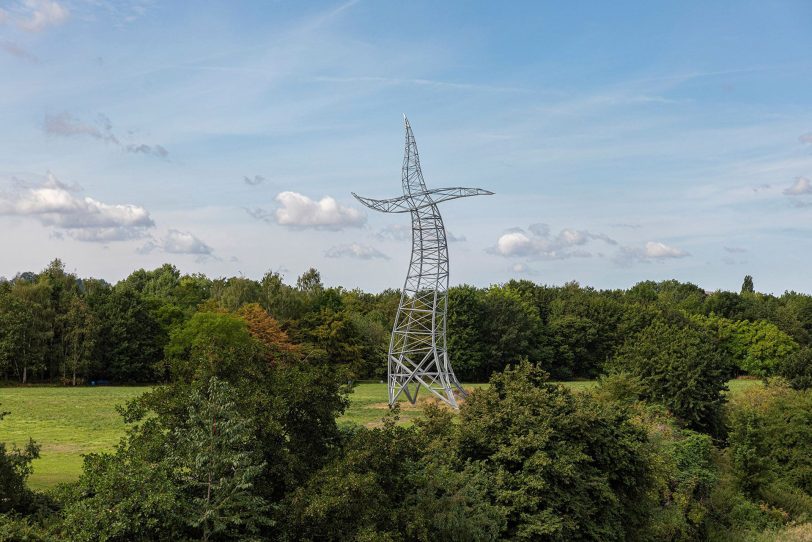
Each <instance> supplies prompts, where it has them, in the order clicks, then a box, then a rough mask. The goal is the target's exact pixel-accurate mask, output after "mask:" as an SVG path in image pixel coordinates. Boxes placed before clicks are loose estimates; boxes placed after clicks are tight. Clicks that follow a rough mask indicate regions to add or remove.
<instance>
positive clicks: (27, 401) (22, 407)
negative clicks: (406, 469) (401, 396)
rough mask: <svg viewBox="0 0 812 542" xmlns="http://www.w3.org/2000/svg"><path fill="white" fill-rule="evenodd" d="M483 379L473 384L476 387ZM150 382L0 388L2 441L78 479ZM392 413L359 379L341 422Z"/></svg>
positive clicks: (382, 394) (405, 411) (47, 468)
mask: <svg viewBox="0 0 812 542" xmlns="http://www.w3.org/2000/svg"><path fill="white" fill-rule="evenodd" d="M483 385H484V384H469V385H466V386H465V387H466V389H476V388H478V387H482V386H483ZM563 385H565V386H567V387H568V388H570V389H572V390H574V391H579V390H586V389H589V388H591V387H593V386H595V382H594V381H579V382H564V383H563ZM758 385H760V382H759V381H758V380H734V381H732V382H730V385H729V387H730V393H739V392H741V391H743V390H745V389H747V388H749V387H752V386H758ZM148 389H149V387H146V386H140V387H98V388H57V387H25V388H0V411H8V412H10V414H9V416H8V417H7V418H6V419H5V420H4V421H3V422H0V442H7V443H14V444H17V445H22V444H24V443H25V442H27V440H28V437H31V438H33V439H34V440H35V441H37V442H39V443H40V444H41V445H42V452H41V457H40V459H38V460H36V461H35V462H34V474H33V475H32V476H31V478H30V484H31V486H32V487H34V488H38V489H42V488H46V487H51V486H54V485H56V484H58V483H60V482H66V481H71V480H75V479H76V478H77V477H78V476H79V473H80V472H81V470H82V455H83V454H87V453H91V452H98V451H107V450H112V449H113V447H114V446H115V445H116V444H117V443H118V440H119V438H120V437H121V436H122V434H123V433H124V428H125V424H124V422H123V421H122V420H121V417H120V416H119V415H118V413H117V412H116V409H115V407H116V405H123V404H124V403H126V402H127V401H128V400H130V399H132V398H133V397H136V396H137V395H139V394H141V393H143V392H145V391H147V390H148ZM426 401H427V395H426V394H425V392H422V393H421V395H420V398H419V399H418V402H417V404H416V405H411V404H409V402H408V401H401V415H400V419H401V421H402V422H403V423H407V424H408V423H411V421H412V420H413V419H414V418H415V417H416V416H419V415H420V412H421V410H422V408H423V405H425V403H426ZM387 412H388V405H387V393H386V384H381V383H360V384H358V385H356V387H355V389H354V391H353V393H352V395H351V396H350V406H349V408H348V409H347V412H346V413H345V414H344V415H343V416H342V417H341V418H339V420H338V421H339V423H342V424H350V423H354V424H363V425H368V426H374V425H377V424H379V423H380V422H381V418H383V417H384V416H385V415H386V413H387Z"/></svg>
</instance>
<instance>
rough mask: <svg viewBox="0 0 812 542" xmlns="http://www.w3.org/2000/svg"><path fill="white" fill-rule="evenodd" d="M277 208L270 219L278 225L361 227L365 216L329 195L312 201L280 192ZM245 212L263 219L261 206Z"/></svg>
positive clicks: (332, 227)
mask: <svg viewBox="0 0 812 542" xmlns="http://www.w3.org/2000/svg"><path fill="white" fill-rule="evenodd" d="M275 199H276V201H277V203H279V207H278V208H277V209H276V211H275V212H274V213H273V218H274V220H275V221H276V223H277V224H279V225H281V226H289V227H294V228H316V229H327V230H340V229H343V228H348V227H349V228H353V227H354V228H357V227H361V226H362V225H363V224H364V222H365V221H366V217H365V216H364V215H363V214H362V213H361V212H360V211H359V210H357V209H353V208H352V207H347V206H345V205H341V204H340V203H338V202H337V201H336V199H335V198H333V197H331V196H324V197H323V198H321V199H320V200H318V201H316V200H314V199H311V198H309V197H307V196H305V195H303V194H299V193H298V192H289V191H288V192H280V193H279V194H277V196H276V198H275ZM249 213H250V214H251V215H252V216H254V217H255V218H262V219H267V214H266V215H264V216H262V215H261V214H260V215H259V216H258V215H257V214H256V213H264V211H262V210H261V209H257V210H255V211H254V212H253V213H252V212H251V211H249Z"/></svg>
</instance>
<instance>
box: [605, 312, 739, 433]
mask: <svg viewBox="0 0 812 542" xmlns="http://www.w3.org/2000/svg"><path fill="white" fill-rule="evenodd" d="M610 368H611V369H612V370H614V371H625V372H628V373H630V374H631V375H633V376H636V377H638V378H639V379H640V383H641V385H642V387H643V390H644V391H643V394H642V398H643V399H647V400H652V401H655V402H659V403H662V404H664V405H665V406H666V407H667V408H668V409H669V410H670V411H671V412H672V413H673V414H674V415H675V416H676V417H677V418H678V419H679V420H681V421H682V422H683V423H684V424H685V425H686V426H687V427H689V428H691V429H696V430H698V431H706V432H710V433H712V434H715V435H719V434H721V433H722V425H721V409H722V405H723V403H724V396H723V395H722V392H723V391H724V390H726V389H727V388H726V382H727V375H728V367H727V366H726V363H725V358H724V356H723V355H722V353H721V352H720V350H719V348H718V346H717V345H716V341H715V340H714V338H713V337H712V336H711V335H710V334H709V333H708V332H707V331H705V330H704V329H702V328H700V327H695V326H685V327H680V326H679V325H676V324H672V323H668V322H663V321H656V322H654V323H653V324H651V325H650V326H648V327H647V328H645V329H644V330H643V331H641V332H640V333H639V334H637V335H636V336H635V337H633V338H630V339H628V340H627V341H626V343H625V344H624V345H623V347H621V349H620V350H619V352H618V354H617V356H616V357H615V359H614V360H613V362H612V364H611V365H610Z"/></svg>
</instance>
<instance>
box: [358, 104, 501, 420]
mask: <svg viewBox="0 0 812 542" xmlns="http://www.w3.org/2000/svg"><path fill="white" fill-rule="evenodd" d="M403 122H404V125H405V128H406V148H405V151H404V155H403V169H402V181H403V195H402V196H400V197H397V198H391V199H384V200H376V199H370V198H362V197H360V196H358V195H356V194H355V193H353V196H355V198H356V199H358V201H360V202H361V203H363V204H364V205H365V206H367V207H369V208H370V209H374V210H376V211H381V212H384V213H410V214H411V217H412V257H411V261H410V262H409V272H408V273H407V275H406V282H405V283H404V284H403V291H402V292H401V294H400V304H399V305H398V312H397V316H396V317H395V325H394V326H393V327H392V337H391V339H390V341H389V355H388V375H389V404H390V405H391V404H394V403H395V401H397V399H398V397H400V395H401V394H404V395H406V397H407V398H408V399H409V401H411V402H412V403H414V402H415V401H416V400H417V393H418V391H419V390H420V386H423V387H425V388H426V389H427V390H428V391H430V392H431V393H433V394H434V395H436V396H437V397H439V398H440V399H441V400H443V401H445V402H446V403H448V404H449V405H451V406H452V407H454V408H456V407H457V400H456V398H455V397H454V389H455V388H456V389H457V390H458V391H459V392H460V393H461V394H462V395H463V396H465V391H464V390H463V389H462V386H461V385H460V383H459V381H458V380H457V377H456V376H454V370H453V369H452V368H451V363H449V361H448V352H447V350H446V313H447V309H448V242H447V239H446V232H445V226H444V225H443V217H442V216H440V210H439V209H438V208H437V204H438V203H440V202H443V201H447V200H450V199H456V198H464V197H468V196H480V195H491V194H493V192H488V191H487V190H481V189H479V188H461V187H454V188H435V189H432V190H429V189H428V188H426V183H425V182H424V181H423V172H422V171H421V170H420V157H419V156H418V154H417V144H416V143H415V140H414V134H413V133H412V127H411V126H410V125H409V120H408V119H407V118H406V116H405V115H404V117H403ZM410 384H413V385H414V388H413V389H410V387H409V385H410Z"/></svg>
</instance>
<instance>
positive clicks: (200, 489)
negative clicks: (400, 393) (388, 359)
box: [0, 262, 812, 542]
mask: <svg viewBox="0 0 812 542" xmlns="http://www.w3.org/2000/svg"><path fill="white" fill-rule="evenodd" d="M745 286H746V287H745V288H743V291H742V292H740V293H726V292H713V293H706V292H704V291H702V290H700V289H699V288H697V287H695V286H692V285H686V284H680V283H677V282H660V283H653V282H644V283H641V284H638V285H636V286H635V287H633V288H631V289H630V290H628V291H596V290H592V289H589V288H582V287H580V286H578V285H576V284H568V285H565V286H563V287H547V286H539V285H535V284H533V283H530V282H510V283H507V284H504V285H500V286H495V287H491V288H485V289H477V288H472V287H469V286H462V287H458V288H454V289H452V291H451V292H450V301H451V305H450V314H449V334H450V337H451V338H452V340H453V341H459V342H457V343H456V344H454V345H452V347H453V348H454V349H458V350H461V349H463V348H465V349H467V350H464V351H462V352H465V353H466V354H467V357H466V355H463V353H462V352H460V353H458V354H457V356H456V358H455V362H456V363H457V365H458V366H459V367H460V373H461V374H465V375H466V376H467V377H468V378H478V377H480V375H487V378H488V383H489V385H488V386H486V387H484V388H481V389H477V390H474V391H472V393H471V394H470V396H469V397H468V398H467V399H466V400H465V401H464V403H463V404H462V407H461V409H460V412H459V414H458V415H456V419H455V414H453V413H452V412H450V411H449V410H447V409H445V408H443V407H442V406H440V405H436V404H431V403H427V404H425V405H424V407H425V409H424V415H423V416H421V417H420V418H419V419H418V421H417V422H416V423H414V424H413V425H410V426H403V425H401V424H399V423H397V422H398V415H399V409H398V408H397V407H395V408H393V409H392V410H391V411H390V412H389V413H388V414H387V415H386V416H384V417H383V419H382V421H381V423H379V424H374V425H373V426H370V427H365V426H357V425H353V424H346V425H342V424H339V423H338V422H337V421H336V420H337V417H339V416H340V414H341V413H342V412H343V411H344V409H345V408H346V406H347V404H348V397H349V395H348V394H349V393H350V391H351V387H352V384H351V383H350V382H348V381H349V380H351V379H352V378H357V377H358V376H364V375H370V374H374V372H375V371H376V370H379V365H381V359H382V355H383V354H382V353H383V352H384V351H385V345H386V336H387V335H388V333H387V331H388V329H387V328H388V322H390V321H391V320H390V318H391V316H392V313H393V311H394V308H395V307H396V305H397V301H398V295H397V292H395V291H389V292H384V293H381V294H365V293H363V292H358V291H345V290H343V289H340V288H325V287H324V286H323V284H322V283H321V280H320V278H319V276H318V273H317V272H316V271H313V270H311V271H308V272H307V273H305V274H303V275H302V276H301V277H299V279H298V280H297V282H296V284H295V285H286V284H285V283H284V281H283V280H282V278H281V277H280V276H279V275H275V274H268V275H266V277H264V278H263V279H262V281H258V282H255V281H251V280H248V279H244V278H236V279H228V280H213V281H210V280H208V279H206V278H205V277H201V276H181V275H180V274H179V273H178V272H177V270H175V269H174V268H172V267H171V266H164V267H161V268H159V269H157V270H155V271H149V272H148V271H137V272H135V273H133V274H132V275H131V276H130V277H128V278H127V279H125V280H123V281H121V282H119V283H118V284H116V285H115V286H110V285H105V284H103V283H101V282H95V283H94V282H93V281H86V280H79V279H77V278H76V277H73V276H71V275H70V274H67V273H65V272H64V267H63V266H62V265H61V264H60V263H59V262H54V263H53V264H51V266H49V267H48V269H46V270H45V271H44V272H43V273H41V274H39V275H28V276H20V277H16V278H15V279H14V280H13V281H10V282H8V283H6V284H4V286H3V292H4V294H3V295H4V296H5V297H4V303H6V304H8V305H4V307H5V306H13V303H12V302H11V301H9V299H11V300H19V299H20V298H19V297H17V296H19V295H20V293H21V292H30V291H32V290H36V291H40V290H41V292H40V293H39V295H41V296H42V297H40V298H39V299H40V300H41V305H42V308H41V311H42V312H41V314H42V315H43V317H44V320H43V321H45V322H48V326H45V325H43V326H42V328H41V331H40V335H39V340H40V343H38V344H39V346H37V348H39V349H40V350H39V352H40V354H38V355H41V358H38V359H40V360H41V361H40V362H39V363H38V364H36V363H30V364H28V365H24V364H23V363H22V362H20V361H19V360H17V361H14V359H13V358H12V357H4V358H3V359H5V360H10V361H8V363H10V364H11V365H9V367H8V369H7V370H8V371H9V374H10V375H13V376H14V377H15V378H17V377H18V376H17V375H19V374H20V373H22V374H25V375H27V376H28V377H30V378H32V379H33V378H37V379H47V378H49V377H51V378H54V379H55V380H66V381H69V382H70V383H73V374H74V370H73V367H74V365H73V363H74V361H73V360H75V359H81V357H79V358H75V357H72V356H74V353H75V352H76V351H77V347H76V344H75V343H73V342H71V341H73V340H74V338H73V337H74V334H75V330H74V329H72V326H73V324H71V323H69V322H71V320H68V319H65V320H59V318H61V316H62V315H63V313H62V312H60V311H59V310H58V309H55V308H54V305H55V304H58V303H61V305H57V307H59V306H61V307H70V305H71V304H72V303H74V304H75V303H79V302H82V303H85V304H86V305H87V311H86V314H88V315H89V316H88V317H87V320H86V321H87V322H90V323H89V324H88V325H86V326H85V327H84V329H85V330H87V340H88V343H87V344H86V348H85V347H82V348H81V349H80V350H81V351H82V352H85V353H88V352H89V354H87V357H86V358H85V360H86V361H83V362H82V364H80V365H78V366H77V368H76V375H77V376H76V379H77V381H79V380H81V379H83V378H100V377H108V378H112V377H113V375H115V374H120V375H123V376H121V377H120V378H122V379H124V378H141V377H144V378H146V379H147V380H153V379H154V380H159V381H160V382H162V384H160V385H158V386H155V387H153V388H152V389H151V390H150V391H147V392H146V393H144V394H143V395H141V396H140V397H138V398H136V399H134V400H132V401H131V402H129V403H128V404H127V405H126V406H125V407H123V408H122V409H121V414H122V416H123V417H124V420H125V421H126V422H127V423H128V428H127V432H126V435H125V436H124V437H123V438H122V440H121V441H120V443H119V444H118V446H117V447H116V449H115V451H113V452H110V453H97V454H89V455H87V456H86V457H85V460H84V466H83V471H82V474H81V476H80V478H79V480H78V481H76V482H73V483H68V484H62V485H60V486H58V487H57V488H55V489H53V490H50V491H48V492H36V491H33V490H31V489H30V488H29V487H28V486H27V485H26V479H27V478H28V476H29V475H30V473H31V469H32V462H33V460H34V459H36V458H37V457H38V456H39V453H40V448H39V446H38V445H37V443H35V442H29V443H28V444H27V445H26V446H23V447H15V446H7V445H5V444H2V443H0V540H42V541H50V540H77V541H129V540H167V541H168V540H173V541H174V540H205V541H214V540H218V541H223V540H282V541H287V540H289V541H298V540H303V541H344V540H351V541H355V542H371V541H389V542H400V541H406V540H417V541H431V540H450V541H458V542H463V541H495V540H514V541H549V542H559V541H618V542H620V541H626V540H635V541H643V542H647V541H650V542H672V541H705V540H711V541H716V542H732V541H734V540H752V541H764V542H767V541H769V542H778V541H793V540H796V541H801V540H807V539H808V537H809V535H810V534H811V533H812V430H810V429H811V428H812V418H810V416H811V414H810V413H812V389H810V387H812V357H810V356H809V355H808V352H809V347H808V344H807V342H806V341H807V339H808V335H807V334H806V333H807V332H806V330H807V327H806V320H805V318H806V316H807V315H808V314H809V312H808V311H807V310H806V308H807V307H809V306H810V305H809V304H808V297H807V296H804V295H799V294H794V293H788V294H785V295H783V296H781V297H774V296H767V295H762V294H758V293H756V292H755V291H754V289H753V288H752V281H751V280H746V281H745ZM46 294H47V295H46ZM74 297H75V298H78V299H79V300H80V301H75V300H74ZM46 300H49V301H46ZM49 303H53V304H54V305H51V304H49ZM102 307H103V308H102ZM83 321H85V320H83ZM139 323H140V326H139ZM27 325H30V322H29V324H27ZM46 328H47V329H46ZM24 329H26V330H27V329H29V328H27V327H25V326H24ZM147 330H151V332H149V333H148V332H147ZM20 336H24V337H33V335H30V334H29V335H26V334H25V333H22V334H21V335H20ZM33 344H37V343H35V342H31V343H26V342H25V341H23V342H21V343H19V344H18V345H17V346H16V347H15V348H21V346H20V345H22V347H25V348H27V350H14V349H10V350H8V352H20V351H23V352H32V351H34V347H33V346H31V345H33ZM4 348H9V347H8V346H7V345H6V346H4ZM144 352H147V355H143V356H141V355H142V354H143V353H144ZM506 352H507V353H506ZM136 354H137V356H136ZM4 355H5V354H4ZM50 356H60V357H57V358H56V359H55V360H51V358H50ZM117 356H119V357H117ZM138 356H141V357H138ZM113 360H116V362H115V363H113ZM134 360H135V361H134ZM557 360H560V362H559V361H557ZM14 363H17V364H18V365H17V368H15V367H14V365H13V364H14ZM26 363H28V362H26ZM51 363H53V365H52V366H51V365H50V364H51ZM115 371H121V372H120V373H117V372H115ZM463 371H467V372H463ZM743 373H748V374H752V375H758V376H759V378H760V379H761V380H762V381H763V383H762V384H759V385H757V386H754V387H752V388H751V389H750V390H749V391H746V392H743V393H739V394H736V395H735V396H732V398H731V395H730V393H729V392H728V390H727V382H728V379H729V378H730V376H731V375H736V374H743ZM596 374H597V375H598V385H597V386H596V387H595V388H594V389H591V390H589V391H582V392H572V391H570V390H568V389H567V388H566V387H564V386H562V385H560V384H556V383H555V382H553V381H552V378H562V377H573V376H574V377H588V376H594V375H596ZM51 375H52V376H51ZM2 418H3V414H2V413H0V428H1V427H2Z"/></svg>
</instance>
